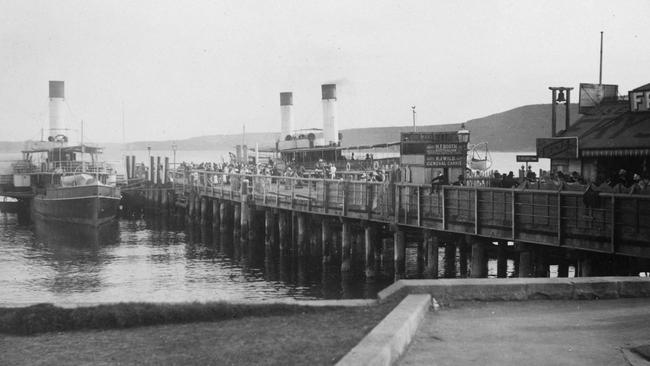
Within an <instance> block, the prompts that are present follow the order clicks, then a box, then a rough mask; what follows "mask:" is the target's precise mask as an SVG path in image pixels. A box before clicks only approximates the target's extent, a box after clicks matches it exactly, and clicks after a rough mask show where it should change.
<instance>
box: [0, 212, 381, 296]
mask: <svg viewBox="0 0 650 366" xmlns="http://www.w3.org/2000/svg"><path fill="white" fill-rule="evenodd" d="M160 220H161V219H158V220H157V221H156V220H154V221H149V220H125V219H122V220H120V221H119V222H116V224H115V225H113V226H111V227H107V228H105V229H103V230H102V232H101V233H98V232H96V231H90V232H80V231H79V230H73V231H71V229H70V228H66V227H61V225H56V226H42V225H40V224H39V225H34V224H33V225H30V226H23V225H19V224H18V222H17V216H16V215H15V214H5V213H3V214H0V304H1V305H4V306H8V305H20V304H30V303H36V302H51V303H55V304H59V305H70V304H79V303H106V302H119V301H163V302H175V301H194V300H198V301H212V300H230V301H249V300H269V299H339V298H364V297H366V298H368V297H375V296H376V293H377V292H378V291H379V290H381V289H382V288H383V287H385V286H386V285H388V284H389V283H390V281H383V282H376V283H373V284H366V283H365V281H364V280H363V278H361V279H358V278H346V279H342V278H341V276H340V273H339V271H338V270H337V268H338V267H336V266H332V267H326V268H323V266H322V265H321V264H320V263H319V260H314V261H306V260H301V261H298V260H295V259H290V258H275V259H273V260H266V261H265V260H264V256H263V255H260V254H259V252H258V254H257V255H254V254H251V253H252V251H248V253H246V252H247V251H245V250H237V249H236V248H237V247H233V246H232V244H231V243H225V241H224V243H221V242H220V238H219V235H213V233H212V230H211V229H206V228H199V227H193V228H192V229H190V228H182V227H174V225H172V224H170V223H165V222H161V221H160ZM262 252H263V247H262Z"/></svg>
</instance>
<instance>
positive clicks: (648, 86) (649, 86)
mask: <svg viewBox="0 0 650 366" xmlns="http://www.w3.org/2000/svg"><path fill="white" fill-rule="evenodd" d="M646 90H650V83H648V84H645V85H641V86H640V87H638V88H636V89H634V90H632V91H634V92H638V91H646Z"/></svg>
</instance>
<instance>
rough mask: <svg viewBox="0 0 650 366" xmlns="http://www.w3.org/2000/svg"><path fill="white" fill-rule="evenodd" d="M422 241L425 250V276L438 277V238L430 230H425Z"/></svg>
mask: <svg viewBox="0 0 650 366" xmlns="http://www.w3.org/2000/svg"><path fill="white" fill-rule="evenodd" d="M424 242H425V243H426V250H427V268H426V276H427V277H428V278H438V248H439V245H440V239H439V238H438V237H437V236H436V235H434V234H433V232H432V231H431V230H425V231H424Z"/></svg>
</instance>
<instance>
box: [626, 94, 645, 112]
mask: <svg viewBox="0 0 650 366" xmlns="http://www.w3.org/2000/svg"><path fill="white" fill-rule="evenodd" d="M629 96H630V111H632V112H647V111H650V90H639V91H631V92H630V93H629Z"/></svg>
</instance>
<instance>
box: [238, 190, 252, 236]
mask: <svg viewBox="0 0 650 366" xmlns="http://www.w3.org/2000/svg"><path fill="white" fill-rule="evenodd" d="M239 207H240V215H239V221H240V223H239V227H240V230H241V231H240V234H241V235H240V240H241V241H242V242H248V239H249V238H248V237H249V219H250V207H249V206H248V179H242V180H241V203H240V206H239Z"/></svg>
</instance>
